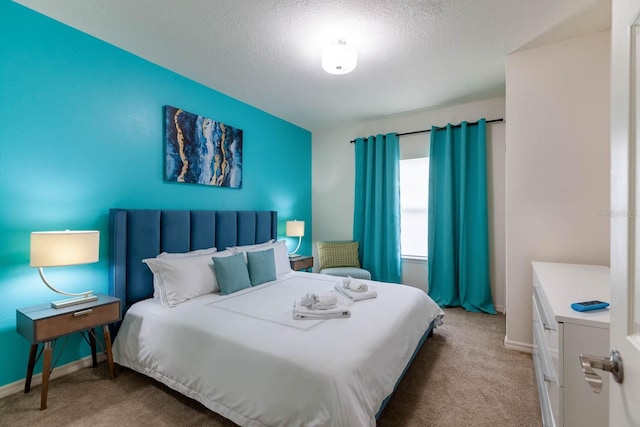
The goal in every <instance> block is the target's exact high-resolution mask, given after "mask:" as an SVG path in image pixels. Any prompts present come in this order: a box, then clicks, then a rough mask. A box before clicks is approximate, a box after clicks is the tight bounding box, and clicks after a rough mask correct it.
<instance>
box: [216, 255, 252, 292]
mask: <svg viewBox="0 0 640 427" xmlns="http://www.w3.org/2000/svg"><path fill="white" fill-rule="evenodd" d="M212 259H213V270H214V271H215V273H216V279H217V280H218V286H219V287H220V293H221V294H222V295H229V294H232V293H234V292H237V291H240V290H242V289H245V288H250V287H251V281H250V280H249V272H248V271H247V264H245V262H244V256H243V255H242V254H236V255H231V256H228V257H223V258H212Z"/></svg>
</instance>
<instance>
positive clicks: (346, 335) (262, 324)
mask: <svg viewBox="0 0 640 427" xmlns="http://www.w3.org/2000/svg"><path fill="white" fill-rule="evenodd" d="M109 223H110V237H111V238H110V250H109V252H110V255H109V260H110V261H109V264H110V269H109V270H110V286H111V288H110V290H111V292H112V294H113V295H114V296H116V297H118V298H120V299H121V300H122V304H121V307H122V309H123V317H122V318H123V321H122V323H121V324H119V325H117V326H116V331H115V333H116V338H115V341H114V346H113V354H114V360H115V362H116V363H118V364H119V365H122V366H126V367H128V368H131V369H133V370H135V371H138V372H140V373H142V374H144V375H147V376H149V377H152V378H154V379H156V380H158V381H159V382H161V383H163V384H165V385H167V386H168V387H170V388H172V389H174V390H177V391H178V392H180V393H182V394H184V395H186V396H188V397H190V398H193V399H195V400H197V401H199V402H200V403H202V404H203V405H204V406H206V407H207V408H209V409H211V410H212V411H214V412H217V413H219V414H220V415H222V416H224V417H226V418H228V419H230V420H231V421H233V422H235V423H236V424H238V425H241V426H292V425H296V426H297V425H300V426H302V425H305V426H306V425H308V426H329V425H330V426H367V425H370V426H372V425H375V423H376V419H377V416H378V415H379V414H380V412H381V411H382V409H383V408H384V406H385V405H386V402H387V401H388V399H389V398H390V396H391V394H392V393H393V391H394V389H395V387H396V386H397V384H398V382H399V381H400V379H401V378H402V375H403V374H404V372H405V371H406V369H407V367H408V366H409V364H410V363H411V361H412V359H413V357H414V356H415V353H416V352H417V350H418V349H419V348H420V346H421V345H422V343H423V342H424V341H425V339H426V338H427V336H428V335H429V334H430V333H431V331H432V329H433V328H434V327H435V326H436V325H437V324H438V323H439V322H440V321H441V318H442V316H443V313H442V311H441V310H440V308H439V307H438V306H437V305H436V304H435V303H434V302H433V301H432V300H431V299H430V298H429V297H428V296H427V295H426V294H425V293H424V292H422V291H420V290H418V289H415V288H412V287H409V286H402V285H395V284H388V283H381V282H373V281H369V282H367V283H368V285H369V287H370V289H375V291H376V292H377V297H376V298H373V299H369V300H366V301H357V302H353V301H351V300H349V299H348V298H346V297H344V296H342V295H340V298H341V299H340V304H341V305H343V306H345V307H347V308H348V311H349V313H350V317H348V318H340V319H330V320H327V319H317V320H295V319H293V316H292V307H293V303H294V301H296V300H297V299H299V298H300V297H301V296H304V295H306V294H307V293H316V294H326V293H330V292H332V291H334V286H335V285H336V284H339V283H341V282H340V281H341V280H342V278H339V277H335V276H327V275H320V274H314V273H302V272H292V271H285V272H283V271H280V272H279V274H278V276H277V277H276V278H275V280H269V281H267V282H264V283H261V284H258V285H257V286H250V287H247V288H245V289H241V290H238V291H237V292H232V293H229V294H227V295H221V294H220V292H213V293H207V294H205V295H202V296H198V297H195V298H191V299H188V300H186V301H183V302H180V303H179V304H176V305H175V306H173V307H171V308H167V307H166V306H165V305H163V304H162V302H161V300H160V298H158V297H157V295H156V297H155V298H154V275H153V274H152V273H151V271H150V268H149V267H147V265H145V264H144V263H142V262H141V261H142V260H143V259H148V258H153V257H156V256H157V255H158V254H160V253H162V252H170V253H185V252H189V251H196V250H204V249H206V248H212V247H217V248H218V249H219V250H220V249H222V248H234V247H235V248H249V247H251V245H257V244H262V243H265V242H269V241H271V240H272V239H277V213H276V212H274V211H173V210H125V209H112V210H111V211H110V214H109ZM285 255H286V253H285ZM245 259H246V255H245ZM277 262H278V261H277V258H276V263H277ZM216 265H217V264H216Z"/></svg>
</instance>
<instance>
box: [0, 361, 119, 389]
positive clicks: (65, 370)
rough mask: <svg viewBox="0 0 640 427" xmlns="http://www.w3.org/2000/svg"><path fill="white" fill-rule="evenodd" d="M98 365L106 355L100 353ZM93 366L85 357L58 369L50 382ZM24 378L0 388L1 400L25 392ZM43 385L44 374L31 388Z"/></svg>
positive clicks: (33, 380)
mask: <svg viewBox="0 0 640 427" xmlns="http://www.w3.org/2000/svg"><path fill="white" fill-rule="evenodd" d="M97 356H98V363H100V362H103V361H105V360H106V359H107V357H106V356H105V354H104V353H98V354H97ZM92 365H93V361H92V360H91V356H87V357H83V358H82V359H78V360H76V361H75V362H71V363H67V364H66V365H62V366H59V367H56V368H55V369H54V370H53V371H52V372H51V376H50V377H49V379H50V380H53V379H56V378H60V377H63V376H65V375H68V374H70V373H72V372H76V371H79V370H80V369H84V368H88V367H90V366H92ZM24 380H25V379H24V378H23V379H21V380H18V381H16V382H13V383H9V384H7V385H4V386H2V387H0V399H1V398H3V397H6V396H9V395H11V394H14V393H18V392H23V391H24ZM40 384H42V373H40V374H36V375H34V376H33V377H32V378H31V386H32V387H33V386H36V385H40Z"/></svg>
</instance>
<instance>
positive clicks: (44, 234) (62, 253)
mask: <svg viewBox="0 0 640 427" xmlns="http://www.w3.org/2000/svg"><path fill="white" fill-rule="evenodd" d="M99 252H100V232H99V231H93V230H90V231H69V230H66V231H36V232H33V233H31V257H30V259H31V262H30V265H31V267H60V266H63V265H76V264H89V263H92V262H98V258H99V255H100V254H99Z"/></svg>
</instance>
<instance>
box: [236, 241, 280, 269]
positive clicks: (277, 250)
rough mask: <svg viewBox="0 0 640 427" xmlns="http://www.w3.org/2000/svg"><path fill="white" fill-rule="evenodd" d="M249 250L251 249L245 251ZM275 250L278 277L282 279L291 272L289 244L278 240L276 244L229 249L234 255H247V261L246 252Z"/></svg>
mask: <svg viewBox="0 0 640 427" xmlns="http://www.w3.org/2000/svg"><path fill="white" fill-rule="evenodd" d="M244 248H249V249H244ZM272 248H273V258H274V261H275V263H276V276H277V277H280V276H282V275H283V274H287V273H290V272H291V264H290V263H289V251H288V249H287V242H285V241H284V240H278V241H277V242H274V243H263V244H260V245H247V246H235V247H233V248H227V250H229V249H230V250H231V251H232V252H233V253H236V254H237V253H241V252H243V253H245V261H246V259H247V256H246V252H257V251H264V250H267V249H272Z"/></svg>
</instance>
